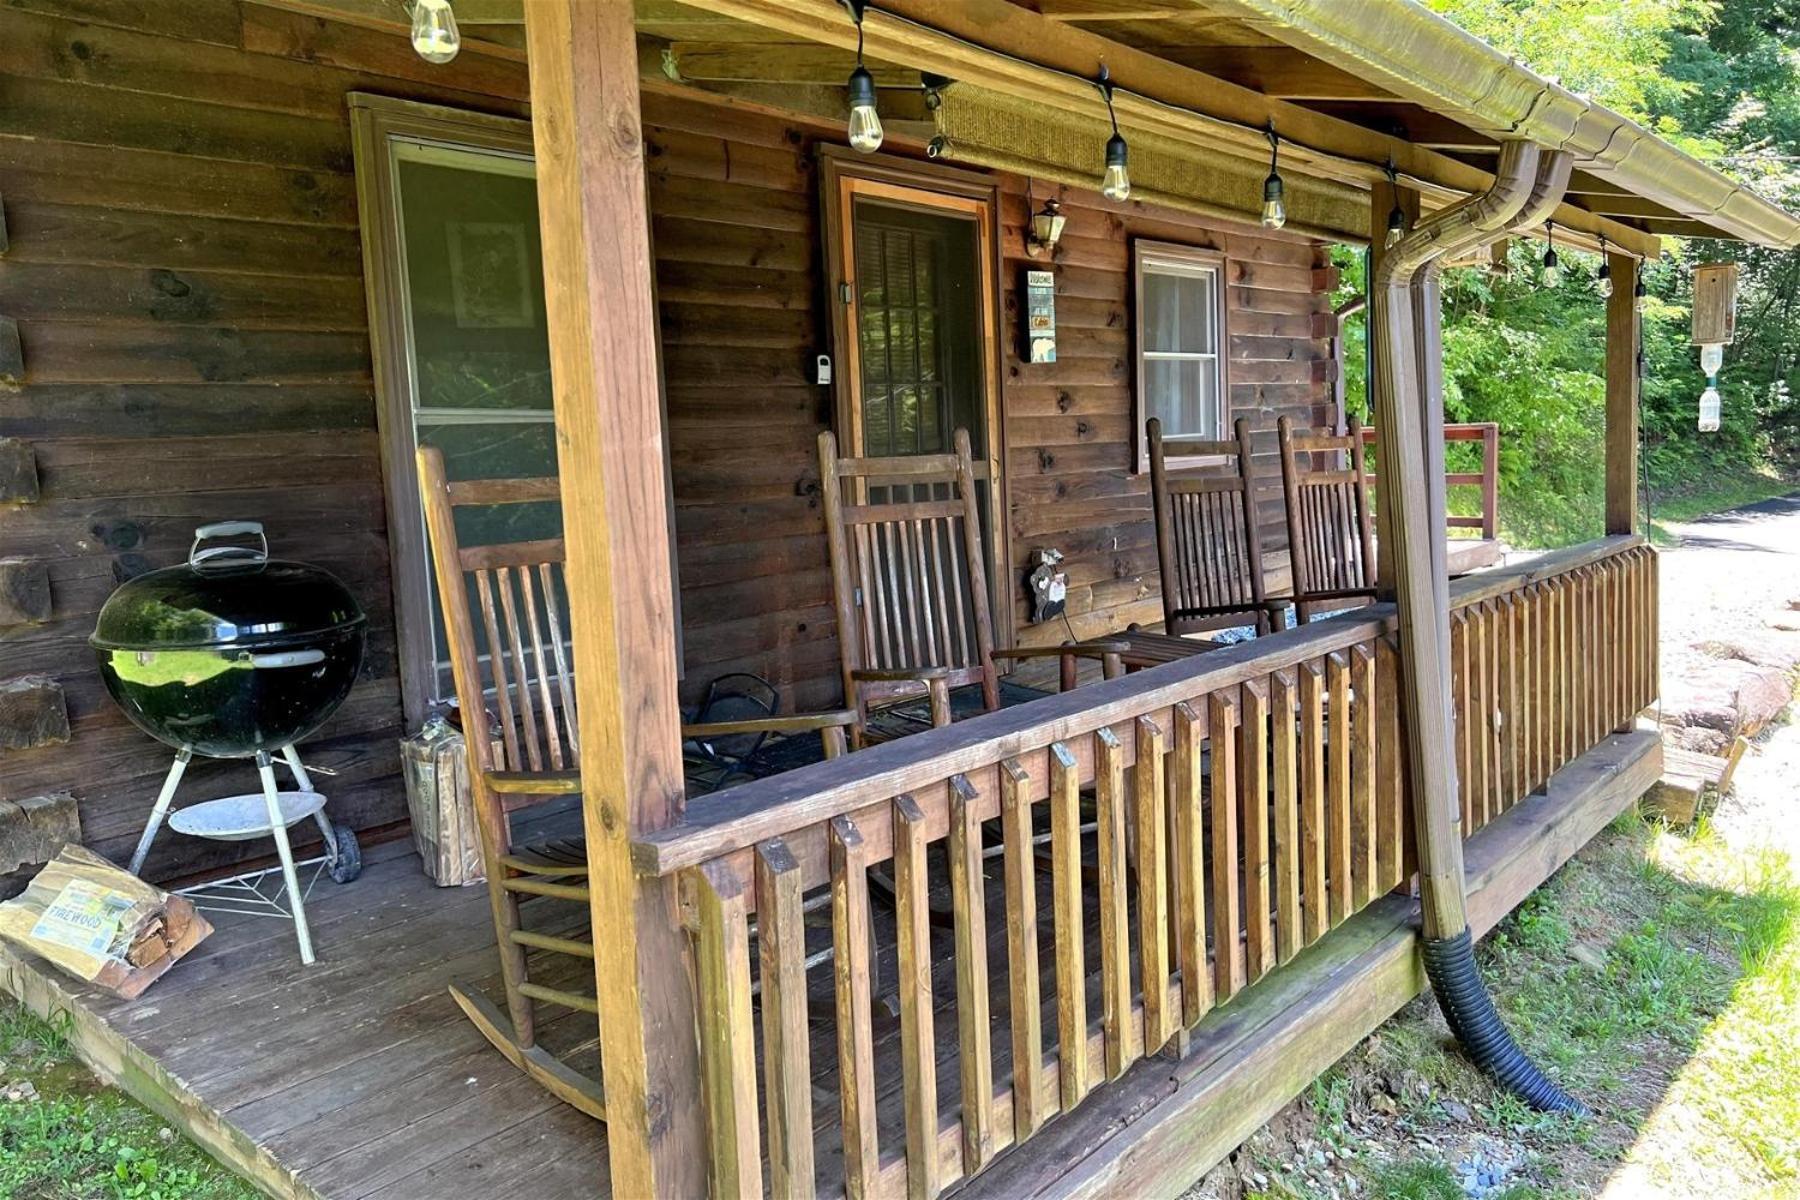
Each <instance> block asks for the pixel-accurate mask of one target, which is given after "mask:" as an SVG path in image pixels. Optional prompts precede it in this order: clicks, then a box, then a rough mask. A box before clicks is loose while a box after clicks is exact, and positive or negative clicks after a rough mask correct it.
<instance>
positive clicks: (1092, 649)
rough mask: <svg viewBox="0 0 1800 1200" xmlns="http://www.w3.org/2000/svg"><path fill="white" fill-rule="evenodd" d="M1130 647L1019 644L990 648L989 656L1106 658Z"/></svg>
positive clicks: (1125, 644)
mask: <svg viewBox="0 0 1800 1200" xmlns="http://www.w3.org/2000/svg"><path fill="white" fill-rule="evenodd" d="M1130 649H1131V645H1130V643H1128V642H1107V641H1100V642H1070V643H1069V644H1068V645H1066V646H1018V647H1015V648H1013V649H1011V650H990V651H989V652H988V657H989V658H1010V659H1016V660H1021V661H1022V660H1025V659H1031V658H1064V657H1070V658H1105V657H1106V656H1107V655H1108V654H1124V653H1125V652H1126V651H1128V650H1130Z"/></svg>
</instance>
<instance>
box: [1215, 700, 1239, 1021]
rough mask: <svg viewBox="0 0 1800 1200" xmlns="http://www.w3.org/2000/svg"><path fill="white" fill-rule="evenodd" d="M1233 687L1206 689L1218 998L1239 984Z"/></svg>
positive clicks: (1236, 989)
mask: <svg viewBox="0 0 1800 1200" xmlns="http://www.w3.org/2000/svg"><path fill="white" fill-rule="evenodd" d="M1236 693H1237V689H1236V688H1232V689H1230V690H1229V691H1218V692H1214V693H1213V694H1212V697H1211V699H1210V701H1209V702H1208V708H1209V709H1210V711H1211V714H1212V730H1211V733H1212V736H1211V738H1210V739H1208V749H1209V750H1210V752H1211V755H1212V786H1211V788H1210V789H1209V791H1208V794H1207V802H1208V805H1209V807H1210V808H1211V810H1212V917H1213V995H1214V996H1215V997H1216V998H1217V999H1218V1000H1219V1002H1220V1003H1223V1002H1224V1001H1226V1000H1229V999H1231V998H1232V997H1233V996H1235V995H1237V994H1238V993H1239V992H1240V991H1242V990H1243V988H1244V982H1245V965H1244V943H1243V939H1242V937H1241V936H1240V932H1239V931H1240V928H1241V925H1240V922H1239V913H1240V911H1241V905H1240V901H1239V898H1238V855H1239V847H1238V765H1237V727H1238V697H1237V695H1236Z"/></svg>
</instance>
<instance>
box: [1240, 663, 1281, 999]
mask: <svg viewBox="0 0 1800 1200" xmlns="http://www.w3.org/2000/svg"><path fill="white" fill-rule="evenodd" d="M1239 695H1240V696H1241V698H1242V703H1243V709H1242V721H1243V724H1242V725H1241V726H1240V727H1239V733H1240V735H1241V738H1242V741H1241V744H1240V748H1239V756H1240V757H1239V760H1238V771H1239V778H1240V779H1241V781H1242V787H1243V793H1242V804H1243V823H1242V833H1243V845H1244V959H1245V963H1244V969H1245V973H1246V975H1247V977H1248V979H1249V981H1250V982H1251V983H1254V982H1256V981H1257V980H1258V979H1261V978H1262V977H1263V976H1264V975H1266V974H1268V973H1269V970H1270V969H1271V968H1272V967H1273V966H1274V965H1275V936H1274V930H1273V928H1272V926H1271V924H1270V908H1271V904H1272V902H1273V901H1272V897H1271V893H1270V885H1271V877H1272V871H1271V868H1270V863H1269V692H1268V685H1267V684H1266V683H1265V682H1264V681H1262V680H1259V679H1253V680H1251V681H1250V682H1248V683H1246V684H1244V686H1243V688H1242V689H1241V690H1240V693H1239Z"/></svg>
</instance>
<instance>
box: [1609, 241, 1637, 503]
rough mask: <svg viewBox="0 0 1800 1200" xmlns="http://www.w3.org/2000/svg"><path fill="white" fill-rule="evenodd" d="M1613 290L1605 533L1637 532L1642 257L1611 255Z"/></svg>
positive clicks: (1610, 308) (1610, 301) (1610, 328)
mask: <svg viewBox="0 0 1800 1200" xmlns="http://www.w3.org/2000/svg"><path fill="white" fill-rule="evenodd" d="M1606 261H1607V263H1608V264H1609V265H1611V267H1612V284H1613V291H1612V295H1611V296H1609V297H1607V300H1606V532H1607V533H1609V534H1612V533H1632V532H1635V531H1636V529H1637V523H1638V491H1637V479H1638V346H1639V344H1640V342H1641V341H1642V340H1643V323H1644V322H1643V317H1642V316H1641V315H1640V314H1639V313H1638V310H1637V298H1636V296H1635V295H1633V293H1634V292H1636V291H1637V281H1638V272H1639V270H1641V268H1640V266H1639V265H1638V260H1637V259H1635V258H1633V257H1632V256H1631V255H1629V254H1608V255H1607V256H1606Z"/></svg>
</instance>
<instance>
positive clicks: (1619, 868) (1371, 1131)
mask: <svg viewBox="0 0 1800 1200" xmlns="http://www.w3.org/2000/svg"><path fill="white" fill-rule="evenodd" d="M1671 532H1672V533H1674V534H1675V535H1676V536H1677V537H1678V538H1680V544H1679V545H1678V546H1676V547H1674V548H1671V549H1668V550H1666V551H1665V553H1664V557H1663V559H1662V563H1661V580H1662V606H1661V613H1662V630H1661V632H1662V664H1663V683H1664V687H1663V691H1664V694H1665V697H1674V698H1675V699H1673V700H1672V701H1671V703H1672V704H1674V705H1677V706H1686V707H1701V708H1703V707H1704V704H1703V703H1702V699H1704V697H1706V696H1707V695H1710V694H1712V693H1719V692H1721V690H1722V691H1723V693H1724V695H1725V696H1726V698H1727V699H1729V698H1730V695H1731V691H1732V688H1731V684H1730V680H1732V679H1737V678H1741V677H1742V668H1744V666H1745V664H1746V663H1747V662H1748V663H1765V665H1772V666H1774V667H1775V668H1776V669H1777V670H1779V669H1780V668H1782V667H1785V666H1787V665H1788V664H1791V663H1792V662H1793V660H1794V659H1795V658H1796V657H1800V651H1795V652H1790V650H1789V647H1790V646H1792V645H1794V644H1795V643H1796V640H1800V496H1797V497H1790V498H1786V499H1781V500H1774V501H1768V502H1765V503H1762V504H1757V505H1753V506H1750V507H1748V508H1745V509H1740V510H1737V511H1734V512H1731V513H1725V514H1720V515H1717V516H1714V517H1710V518H1706V519H1703V520H1699V521H1695V522H1692V523H1690V524H1685V525H1680V526H1674V527H1672V528H1671ZM1790 604H1791V605H1793V606H1794V607H1790ZM1733 672H1737V673H1736V674H1734V673H1733ZM1721 680H1725V681H1726V682H1725V683H1724V684H1723V685H1722V684H1721V683H1720V681H1721ZM1782 682H1783V684H1784V687H1785V696H1786V697H1791V696H1792V694H1793V692H1792V682H1793V681H1792V678H1791V677H1790V678H1787V679H1785V680H1783V681H1782ZM1696 697H1700V698H1701V699H1696ZM1667 715H1668V716H1669V719H1670V720H1672V721H1677V722H1680V721H1682V720H1684V719H1685V718H1684V717H1683V714H1682V713H1681V712H1670V713H1668V714H1667ZM1790 719H1791V718H1783V719H1779V720H1777V721H1776V722H1774V723H1773V724H1772V725H1771V726H1770V727H1768V728H1766V729H1764V730H1763V731H1761V733H1760V734H1759V735H1758V736H1757V737H1756V738H1755V740H1754V742H1753V747H1752V749H1751V750H1750V752H1749V753H1748V754H1747V756H1746V757H1745V759H1744V761H1743V764H1742V766H1741V767H1740V768H1739V770H1738V773H1737V776H1736V780H1735V785H1734V789H1733V792H1732V794H1731V795H1729V796H1727V797H1725V798H1723V799H1722V800H1718V801H1717V806H1716V809H1715V810H1713V811H1711V812H1710V813H1709V815H1708V816H1706V817H1705V818H1703V819H1702V821H1701V823H1700V825H1699V827H1698V828H1696V829H1694V830H1674V831H1672V830H1670V829H1668V828H1667V827H1666V826H1664V825H1663V824H1662V823H1661V822H1658V821H1654V820H1646V819H1643V818H1642V817H1639V816H1637V815H1629V816H1627V817H1624V818H1621V820H1620V821H1619V822H1617V823H1615V825H1614V826H1613V827H1612V828H1610V829H1609V830H1607V831H1606V832H1605V833H1603V834H1602V835H1601V836H1600V837H1599V838H1597V839H1596V840H1595V841H1594V842H1593V843H1591V844H1590V845H1589V846H1588V847H1587V848H1586V849H1585V850H1583V851H1582V853H1581V854H1579V855H1578V856H1577V857H1576V858H1575V859H1574V860H1573V861H1572V862H1571V863H1570V864H1569V865H1568V866H1566V867H1565V868H1564V869H1563V870H1562V871H1560V872H1558V874H1557V875H1556V876H1555V877H1554V878H1553V879H1552V880H1551V881H1550V882H1549V883H1547V884H1546V885H1545V886H1544V887H1543V888H1542V889H1540V890H1539V892H1538V893H1537V894H1535V895H1534V896H1533V897H1531V898H1530V899H1529V900H1527V902H1526V903H1525V904H1524V905H1523V906H1521V908H1520V910H1519V911H1518V912H1516V913H1515V914H1514V915H1513V916H1512V917H1511V918H1509V919H1508V920H1507V921H1506V922H1505V923H1503V924H1502V925H1501V927H1500V928H1499V929H1497V930H1496V931H1495V932H1494V933H1493V934H1492V935H1490V936H1489V937H1488V938H1487V939H1486V940H1485V941H1484V943H1483V946H1482V948H1481V965H1482V970H1483V973H1484V975H1485V976H1486V978H1487V979H1488V981H1489V985H1490V989H1491V990H1492V991H1493V992H1494V994H1495V996H1496V998H1497V1000H1498V1001H1499V1003H1500V1006H1501V1009H1502V1011H1503V1013H1504V1014H1505V1015H1506V1016H1507V1019H1508V1021H1509V1024H1510V1025H1511V1026H1512V1028H1513V1029H1514V1031H1515V1033H1516V1034H1517V1035H1518V1036H1519V1038H1520V1041H1521V1043H1522V1044H1523V1045H1524V1046H1525V1048H1526V1050H1527V1052H1528V1053H1530V1054H1531V1055H1532V1056H1533V1057H1534V1058H1535V1059H1536V1060H1537V1061H1539V1062H1540V1064H1541V1065H1543V1066H1544V1067H1545V1068H1546V1070H1548V1071H1549V1072H1550V1073H1551V1074H1552V1075H1554V1076H1556V1077H1557V1078H1559V1079H1560V1080H1561V1081H1562V1082H1563V1083H1564V1084H1565V1085H1566V1086H1569V1087H1571V1089H1572V1090H1574V1091H1575V1092H1576V1093H1577V1094H1579V1095H1581V1096H1583V1097H1584V1098H1585V1099H1586V1100H1587V1101H1588V1102H1589V1104H1590V1106H1591V1107H1592V1108H1593V1109H1594V1111H1595V1116H1593V1117H1592V1118H1589V1119H1588V1120H1585V1121H1580V1122H1572V1121H1568V1120H1566V1119H1562V1118H1546V1117H1541V1116H1538V1115H1536V1114H1532V1113H1530V1112H1528V1111H1526V1110H1525V1109H1524V1108H1523V1106H1521V1105H1519V1104H1518V1103H1517V1101H1515V1100H1514V1099H1513V1098H1512V1097H1510V1096H1507V1095H1505V1094H1504V1093H1501V1092H1499V1091H1498V1090H1497V1089H1494V1088H1493V1087H1491V1086H1490V1085H1489V1084H1488V1082H1487V1080H1486V1079H1484V1078H1483V1077H1481V1076H1480V1075H1479V1074H1478V1073H1477V1072H1476V1071H1475V1070H1474V1069H1473V1068H1472V1067H1471V1066H1470V1065H1469V1063H1468V1061H1467V1060H1466V1059H1465V1058H1463V1057H1462V1055H1461V1053H1460V1051H1459V1050H1458V1049H1457V1048H1456V1046H1455V1043H1454V1041H1453V1040H1452V1039H1451V1037H1450V1035H1449V1032H1448V1030H1447V1028H1446V1027H1445V1025H1444V1023H1443V1019H1442V1017H1441V1015H1440V1013H1439V1012H1438V1009H1437V1005H1436V1002H1435V1000H1434V999H1432V998H1431V997H1430V996H1429V995H1427V996H1423V997H1420V998H1419V999H1418V1000H1416V1001H1414V1002H1413V1003H1412V1004H1410V1005H1408V1006H1407V1008H1406V1009H1405V1010H1403V1011H1402V1012H1401V1013H1400V1014H1399V1015H1397V1016H1396V1017H1395V1018H1394V1019H1393V1020H1391V1021H1389V1022H1388V1023H1387V1024H1386V1025H1384V1026H1383V1027H1382V1028H1381V1029H1380V1030H1379V1031H1377V1033H1376V1034H1375V1035H1373V1036H1372V1037H1371V1038H1369V1039H1368V1040H1367V1041H1366V1042H1365V1043H1363V1045H1361V1046H1359V1047H1357V1048H1356V1049H1355V1050H1352V1051H1351V1052H1350V1053H1349V1054H1348V1055H1346V1056H1345V1058H1344V1059H1343V1060H1341V1061H1340V1062H1339V1063H1338V1064H1337V1065H1336V1066H1335V1067H1334V1068H1333V1069H1332V1070H1331V1071H1330V1072H1328V1073H1327V1074H1326V1075H1325V1076H1324V1077H1323V1078H1322V1079H1320V1080H1319V1081H1318V1082H1316V1083H1315V1084H1314V1085H1313V1086H1312V1087H1311V1089H1310V1090H1309V1091H1308V1092H1307V1093H1306V1094H1305V1095H1303V1096H1302V1097H1301V1098H1300V1099H1298V1100H1296V1101H1295V1102H1294V1103H1293V1104H1290V1105H1289V1106H1288V1107H1287V1108H1286V1109H1284V1110H1283V1111H1282V1112H1281V1113H1279V1114H1278V1115H1277V1116H1276V1117H1275V1118H1274V1120H1272V1121H1271V1122H1270V1123H1269V1124H1268V1125H1267V1126H1265V1127H1264V1128H1263V1129H1262V1130H1260V1131H1259V1132H1258V1133H1256V1134H1255V1135H1253V1136H1252V1138H1251V1139H1250V1140H1249V1141H1248V1142H1246V1143H1245V1144H1244V1145H1243V1146H1242V1147H1240V1148H1239V1149H1238V1150H1237V1151H1236V1152H1235V1153H1234V1154H1232V1155H1231V1156H1230V1157H1229V1158H1228V1159H1227V1160H1226V1161H1225V1162H1223V1163H1221V1164H1220V1165H1219V1166H1217V1167H1216V1168H1214V1169H1213V1170H1212V1171H1211V1172H1209V1173H1208V1174H1207V1175H1206V1176H1205V1177H1204V1178H1202V1179H1201V1180H1199V1181H1197V1182H1196V1183H1195V1184H1194V1185H1193V1186H1192V1187H1191V1188H1189V1189H1188V1190H1187V1191H1186V1192H1185V1193H1183V1196H1182V1200H1243V1198H1246V1197H1269V1198H1271V1200H1314V1198H1318V1200H1326V1198H1331V1200H1337V1198H1341V1197H1359V1198H1360V1197H1371V1198H1373V1200H1533V1198H1540V1197H1541V1198H1549V1197H1559V1198H1560V1197H1569V1198H1574V1197H1593V1196H1600V1197H1604V1198H1605V1200H1640V1198H1646V1200H1649V1198H1662V1197H1669V1198H1675V1197H1682V1198H1704V1200H1725V1198H1727V1197H1733V1198H1735V1197H1740V1196H1742V1197H1753V1196H1754V1197H1763V1196H1772V1197H1790V1198H1791V1197H1800V1099H1797V1096H1800V1073H1796V1071H1795V1065H1796V1062H1800V1050H1795V1049H1794V1048H1793V1046H1792V1043H1793V1042H1794V1041H1795V1040H1796V1039H1800V996H1797V995H1796V994H1795V992H1796V983H1795V979H1796V971H1795V969H1794V964H1795V963H1800V889H1796V887H1795V884H1794V876H1793V874H1792V871H1791V864H1797V863H1800V812H1797V811H1796V807H1797V806H1800V799H1797V795H1796V793H1797V791H1800V789H1797V787H1796V783H1795V781H1796V780H1800V723H1789V720H1790ZM1695 733H1696V731H1685V732H1684V731H1681V730H1678V729H1675V728H1670V729H1668V730H1667V731H1666V737H1667V738H1668V740H1671V741H1674V740H1677V739H1678V738H1681V737H1686V736H1690V735H1693V734H1695ZM1697 733H1698V734H1699V735H1702V736H1704V735H1705V730H1704V729H1702V730H1699V731H1697ZM1724 740H1726V741H1728V740H1729V739H1724ZM1701 748H1704V747H1701Z"/></svg>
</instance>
